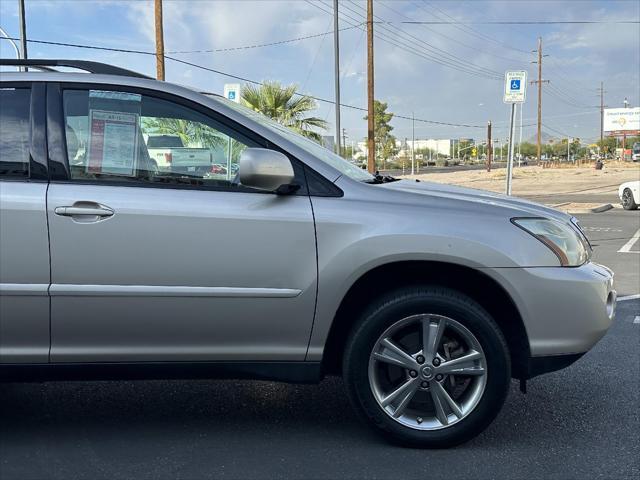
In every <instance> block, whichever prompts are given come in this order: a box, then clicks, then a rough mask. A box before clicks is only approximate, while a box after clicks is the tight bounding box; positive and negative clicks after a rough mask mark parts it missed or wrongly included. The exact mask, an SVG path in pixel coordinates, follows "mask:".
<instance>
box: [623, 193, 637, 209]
mask: <svg viewBox="0 0 640 480" xmlns="http://www.w3.org/2000/svg"><path fill="white" fill-rule="evenodd" d="M622 208H624V209H625V210H635V209H636V208H638V205H637V204H636V202H635V200H634V199H633V193H632V192H631V189H629V188H625V189H624V191H623V192H622Z"/></svg>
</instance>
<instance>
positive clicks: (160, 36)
mask: <svg viewBox="0 0 640 480" xmlns="http://www.w3.org/2000/svg"><path fill="white" fill-rule="evenodd" d="M155 17H156V78H157V79H158V80H164V32H163V30H162V0H155Z"/></svg>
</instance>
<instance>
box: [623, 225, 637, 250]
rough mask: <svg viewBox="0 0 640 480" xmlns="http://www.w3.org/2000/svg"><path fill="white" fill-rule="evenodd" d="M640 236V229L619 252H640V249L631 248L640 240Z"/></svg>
mask: <svg viewBox="0 0 640 480" xmlns="http://www.w3.org/2000/svg"><path fill="white" fill-rule="evenodd" d="M639 238H640V229H638V231H637V232H636V233H634V234H633V237H631V238H630V239H629V241H628V242H627V243H625V244H624V245H623V246H622V248H621V249H620V250H618V253H640V251H638V250H631V247H633V245H634V244H635V243H636V242H637V241H638V239H639Z"/></svg>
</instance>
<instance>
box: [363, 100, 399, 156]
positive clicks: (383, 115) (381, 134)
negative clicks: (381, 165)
mask: <svg viewBox="0 0 640 480" xmlns="http://www.w3.org/2000/svg"><path fill="white" fill-rule="evenodd" d="M392 118H393V113H391V112H387V104H386V103H384V102H381V101H380V100H374V102H373V132H374V137H375V139H376V160H379V159H381V160H382V161H383V162H384V161H387V160H389V159H391V158H392V157H394V156H395V155H396V154H397V153H398V148H397V147H396V137H394V136H393V135H392V134H391V132H392V131H393V127H392V126H391V124H390V122H391V119H392ZM364 119H365V120H368V119H369V116H368V115H367V116H366V117H364Z"/></svg>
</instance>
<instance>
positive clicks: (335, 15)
mask: <svg viewBox="0 0 640 480" xmlns="http://www.w3.org/2000/svg"><path fill="white" fill-rule="evenodd" d="M338 29H339V22H338V0H333V51H334V54H333V57H334V67H333V70H334V76H335V80H334V83H335V90H336V153H337V154H338V155H340V156H342V148H341V143H340V131H341V129H340V33H339V30H338Z"/></svg>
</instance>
